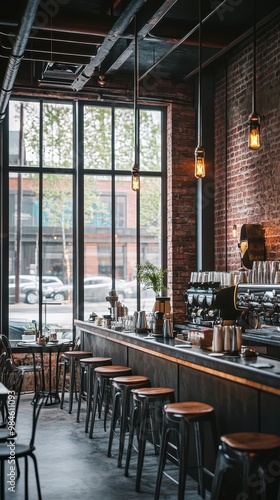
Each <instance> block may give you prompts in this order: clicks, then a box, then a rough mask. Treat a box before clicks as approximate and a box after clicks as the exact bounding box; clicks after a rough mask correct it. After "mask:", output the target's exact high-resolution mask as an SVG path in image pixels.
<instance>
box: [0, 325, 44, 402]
mask: <svg viewBox="0 0 280 500" xmlns="http://www.w3.org/2000/svg"><path fill="white" fill-rule="evenodd" d="M1 352H5V353H6V355H7V358H10V359H11V360H12V363H13V364H14V366H17V368H18V369H19V370H21V372H22V373H23V376H24V375H25V374H26V373H32V374H33V375H34V394H36V393H37V375H39V377H40V379H41V373H42V365H41V364H36V363H34V362H33V363H32V365H16V364H15V362H14V359H13V350H12V346H11V343H10V340H9V339H8V337H7V336H6V335H4V334H3V333H2V334H0V353H1Z"/></svg>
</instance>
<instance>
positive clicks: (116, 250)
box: [3, 100, 166, 338]
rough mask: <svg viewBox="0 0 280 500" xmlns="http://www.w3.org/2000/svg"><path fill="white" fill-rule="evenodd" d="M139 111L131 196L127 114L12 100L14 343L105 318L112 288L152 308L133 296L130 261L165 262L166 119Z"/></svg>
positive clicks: (9, 249)
mask: <svg viewBox="0 0 280 500" xmlns="http://www.w3.org/2000/svg"><path fill="white" fill-rule="evenodd" d="M139 113H140V136H139V141H140V171H141V191H140V193H138V194H136V193H135V192H133V191H132V190H131V169H132V166H133V162H134V123H133V117H134V114H133V110H132V109H130V108H127V107H121V106H117V105H116V106H113V105H107V106H105V105H103V106H101V105H100V106H97V105H89V104H85V103H82V102H79V103H72V102H57V101H56V102H54V101H46V100H11V101H10V104H9V122H8V123H6V125H5V126H8V127H9V141H8V146H9V147H8V152H7V154H6V156H5V157H6V158H7V165H5V169H7V171H8V177H7V179H9V186H7V188H9V202H8V203H9V210H8V211H7V212H6V213H5V214H4V217H9V221H8V224H9V241H8V245H7V246H5V245H4V249H3V250H4V251H3V255H4V258H5V259H6V262H7V268H8V270H9V276H7V280H8V279H9V305H8V308H9V324H10V336H11V337H12V338H21V334H22V333H23V330H24V329H25V328H26V327H27V326H28V325H30V324H32V321H37V322H39V324H40V325H41V328H48V327H50V326H53V325H54V324H55V325H56V327H57V328H59V329H60V331H61V332H63V331H65V332H66V331H71V330H72V324H73V317H79V318H82V319H87V318H88V316H89V314H90V313H91V312H92V311H94V312H96V313H97V314H100V315H102V314H106V313H108V306H110V304H109V303H108V302H107V301H106V296H107V295H108V292H109V290H110V289H111V288H112V287H114V288H115V289H116V290H117V293H118V295H119V300H121V301H122V302H125V304H126V306H127V307H128V309H129V312H131V313H132V312H133V311H134V310H135V309H136V308H137V307H142V308H143V307H145V308H146V309H148V308H149V307H152V303H153V297H152V295H151V294H145V295H144V294H143V295H142V296H139V297H137V287H136V281H135V274H136V265H137V262H140V263H143V262H145V261H146V260H150V261H151V262H153V263H155V264H156V265H162V266H165V264H166V263H165V262H164V254H163V251H162V249H163V245H162V238H163V234H164V224H163V223H165V220H166V219H165V217H164V211H163V207H164V206H165V205H166V204H165V203H164V201H165V189H164V186H165V161H164V158H165V155H164V153H163V147H162V144H164V143H165V141H164V136H163V130H165V127H164V123H165V120H164V111H163V110H162V109H160V108H157V109H152V108H144V107H143V108H141V109H140V110H139ZM77 118H78V119H77ZM77 124H78V125H77ZM4 189H5V186H4ZM138 209H139V210H138ZM81 235H82V238H81ZM4 282H5V280H4V281H3V286H5V283H4ZM138 291H139V290H138ZM149 301H150V302H151V303H149Z"/></svg>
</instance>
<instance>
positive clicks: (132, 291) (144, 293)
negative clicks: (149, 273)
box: [123, 279, 155, 299]
mask: <svg viewBox="0 0 280 500" xmlns="http://www.w3.org/2000/svg"><path fill="white" fill-rule="evenodd" d="M140 291H141V297H142V298H143V299H145V298H149V297H154V296H155V293H154V291H153V290H152V288H147V289H145V288H144V285H143V284H142V283H140ZM123 292H124V296H125V297H126V295H127V294H128V296H129V297H131V298H132V297H133V298H135V297H137V280H136V279H135V280H131V281H127V282H126V283H125V286H124V290H123Z"/></svg>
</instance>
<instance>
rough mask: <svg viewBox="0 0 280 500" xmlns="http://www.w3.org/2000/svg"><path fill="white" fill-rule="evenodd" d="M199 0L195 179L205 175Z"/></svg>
mask: <svg viewBox="0 0 280 500" xmlns="http://www.w3.org/2000/svg"><path fill="white" fill-rule="evenodd" d="M201 9H202V8H201V0H199V63H198V94H197V115H198V116H197V140H198V145H197V147H196V148H195V152H194V158H195V164H194V175H195V177H196V178H197V179H201V178H202V177H205V151H204V149H203V147H202V146H201V143H202V106H201V52H202V43H201V42H202V41H201V31H202V12H201Z"/></svg>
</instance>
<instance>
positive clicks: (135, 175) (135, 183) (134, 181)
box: [131, 165, 140, 191]
mask: <svg viewBox="0 0 280 500" xmlns="http://www.w3.org/2000/svg"><path fill="white" fill-rule="evenodd" d="M131 189H132V191H139V189H140V174H139V167H138V165H134V167H133V169H132V176H131Z"/></svg>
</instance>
